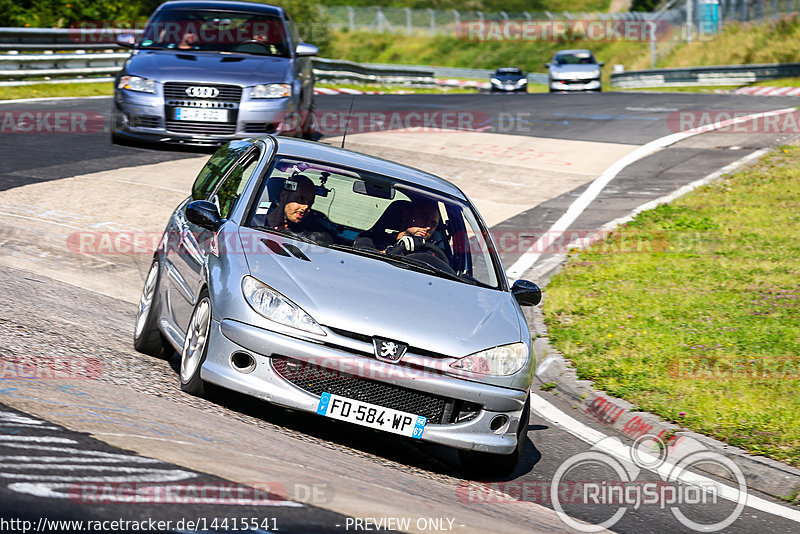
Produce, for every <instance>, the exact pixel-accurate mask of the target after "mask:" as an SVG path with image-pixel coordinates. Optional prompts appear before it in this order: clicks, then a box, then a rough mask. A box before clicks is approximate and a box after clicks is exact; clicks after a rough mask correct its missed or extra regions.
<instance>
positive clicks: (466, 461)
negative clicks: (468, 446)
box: [458, 397, 531, 479]
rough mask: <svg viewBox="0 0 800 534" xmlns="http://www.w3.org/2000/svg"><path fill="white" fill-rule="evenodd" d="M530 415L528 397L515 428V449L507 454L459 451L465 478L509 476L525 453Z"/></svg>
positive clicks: (501, 477)
mask: <svg viewBox="0 0 800 534" xmlns="http://www.w3.org/2000/svg"><path fill="white" fill-rule="evenodd" d="M530 415H531V399H530V397H528V399H527V400H526V401H525V407H524V408H523V409H522V414H521V415H520V419H519V426H518V427H517V447H516V448H515V449H514V450H513V451H511V452H510V453H509V454H491V453H488V452H477V451H465V450H459V451H458V456H459V459H460V460H461V466H462V467H463V468H464V472H465V473H466V474H467V476H468V477H470V478H480V479H504V478H508V477H509V476H511V474H512V473H513V472H514V470H516V468H517V466H518V465H519V463H520V462H521V461H522V453H523V452H525V442H526V441H528V423H529V421H530Z"/></svg>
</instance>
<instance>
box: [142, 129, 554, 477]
mask: <svg viewBox="0 0 800 534" xmlns="http://www.w3.org/2000/svg"><path fill="white" fill-rule="evenodd" d="M540 299H541V292H540V290H539V288H538V287H537V286H536V285H535V284H533V283H531V282H527V281H517V282H516V283H515V284H514V285H513V286H512V287H509V284H508V281H507V279H506V276H505V274H504V271H503V267H502V265H501V264H500V260H499V258H498V255H497V252H496V250H495V245H494V243H493V242H492V239H491V236H490V234H489V232H488V231H487V228H486V226H485V224H484V222H483V221H482V219H481V217H480V215H479V214H478V213H477V211H476V210H475V208H474V207H473V205H472V203H471V202H470V201H469V199H468V198H467V197H466V196H465V195H464V193H462V192H461V190H459V189H458V188H457V187H456V186H454V185H453V184H451V183H449V182H447V181H445V180H443V179H441V178H438V177H436V176H433V175H430V174H427V173H425V172H422V171H419V170H416V169H413V168H410V167H406V166H403V165H399V164H397V163H392V162H390V161H386V160H382V159H379V158H375V157H371V156H367V155H364V154H360V153H357V152H351V151H348V150H344V149H340V148H335V147H330V146H327V145H323V144H318V143H314V142H309V141H302V140H298V139H292V138H286V137H273V136H264V137H261V138H256V139H250V140H238V141H232V142H230V143H228V144H226V145H225V146H223V147H222V148H220V149H219V150H218V151H217V152H216V153H215V154H214V155H213V156H212V157H211V158H210V159H209V161H208V163H207V164H206V166H205V167H204V168H203V169H202V171H201V172H200V174H199V176H198V177H197V179H196V181H195V183H194V185H193V187H192V192H191V196H189V197H188V198H186V200H184V201H183V202H182V203H181V204H180V205H179V206H178V207H177V209H176V210H175V212H174V213H173V214H172V217H171V218H170V220H169V223H168V225H167V228H166V230H165V232H164V235H163V238H162V239H161V242H160V245H159V246H158V249H157V251H156V253H155V256H154V258H153V263H152V267H151V268H150V270H149V272H148V274H147V278H146V282H145V285H144V289H143V291H142V296H141V301H140V305H139V308H138V315H137V318H136V325H135V333H134V345H135V347H136V349H137V350H139V351H141V352H143V353H146V354H151V355H156V356H168V355H171V354H173V353H174V351H178V352H179V353H180V382H181V387H182V388H183V390H184V391H187V392H189V393H192V394H196V395H200V394H203V392H204V391H205V384H206V383H212V384H216V385H218V386H221V387H222V388H228V389H231V390H235V391H238V392H241V393H245V394H248V395H252V396H253V397H257V398H259V399H263V400H266V401H268V402H270V403H274V404H277V405H281V406H285V407H289V408H292V409H295V410H302V411H305V412H309V413H313V414H319V416H321V417H327V418H333V419H337V420H341V421H343V422H344V423H349V424H356V425H363V426H367V427H370V428H373V429H376V430H379V431H383V432H386V433H391V434H397V435H401V436H406V437H407V438H409V439H419V440H422V441H428V442H433V443H439V444H443V445H447V446H451V447H455V448H457V449H459V450H460V452H461V459H462V463H463V464H464V466H465V468H466V470H467V471H468V472H471V473H476V474H483V475H491V476H505V475H508V474H509V473H511V472H513V470H514V469H515V467H516V466H517V464H518V462H519V459H520V457H521V455H522V451H523V448H524V446H525V441H526V437H527V432H526V430H527V426H528V417H529V406H530V401H529V398H528V395H529V393H528V389H529V387H530V384H531V381H532V378H533V371H534V362H533V358H532V353H531V336H530V333H529V331H528V326H527V323H526V321H525V317H524V316H523V313H522V309H521V308H520V305H534V306H535V305H536V304H538V303H539V301H540Z"/></svg>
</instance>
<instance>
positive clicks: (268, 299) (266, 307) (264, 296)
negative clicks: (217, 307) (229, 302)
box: [242, 276, 325, 336]
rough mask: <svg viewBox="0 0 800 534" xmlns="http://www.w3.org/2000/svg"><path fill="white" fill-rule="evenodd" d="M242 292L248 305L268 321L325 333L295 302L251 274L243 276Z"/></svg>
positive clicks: (313, 332)
mask: <svg viewBox="0 0 800 534" xmlns="http://www.w3.org/2000/svg"><path fill="white" fill-rule="evenodd" d="M242 292H243V293H244V298H245V299H246V300H247V302H248V303H249V304H250V306H252V307H253V309H254V310H255V311H256V312H258V313H259V314H261V315H263V316H264V317H266V318H267V319H269V320H270V321H275V322H276V323H280V324H282V325H286V326H291V327H292V328H297V329H299V330H304V331H306V332H311V333H312V334H319V335H322V336H324V335H325V331H324V330H322V328H320V326H319V325H318V324H317V322H316V321H315V320H314V319H312V318H311V316H310V315H309V314H307V313H306V312H305V311H303V310H302V309H301V308H300V307H299V306H298V305H297V304H295V303H294V302H292V301H290V300H289V299H287V298H286V297H284V296H283V295H281V294H280V293H278V292H277V291H275V290H274V289H272V288H271V287H269V286H268V285H266V284H264V283H262V282H259V281H258V280H256V279H255V278H253V277H252V276H245V277H244V279H243V280H242Z"/></svg>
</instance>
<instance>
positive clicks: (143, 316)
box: [133, 260, 173, 358]
mask: <svg viewBox="0 0 800 534" xmlns="http://www.w3.org/2000/svg"><path fill="white" fill-rule="evenodd" d="M160 278H161V269H160V266H159V263H158V260H155V261H153V264H152V265H151V266H150V270H149V271H148V272H147V278H146V279H145V282H144V288H143V289H142V296H141V297H140V298H139V309H138V310H137V312H136V325H135V328H134V331H133V348H135V349H136V350H137V351H139V352H141V353H144V354H149V355H150V356H156V357H158V358H167V357H169V356H170V355H171V354H172V352H173V349H172V346H171V345H170V344H169V342H167V340H166V339H165V338H164V334H162V333H161V330H159V329H158V316H159V314H160V310H161V303H160V302H159V300H158V286H159V282H160Z"/></svg>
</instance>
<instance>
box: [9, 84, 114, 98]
mask: <svg viewBox="0 0 800 534" xmlns="http://www.w3.org/2000/svg"><path fill="white" fill-rule="evenodd" d="M113 92H114V90H113V84H112V82H101V83H53V84H48V83H42V84H36V85H19V86H12V87H5V86H0V100H11V99H15V98H52V97H57V96H102V95H105V96H111V95H112V94H113Z"/></svg>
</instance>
